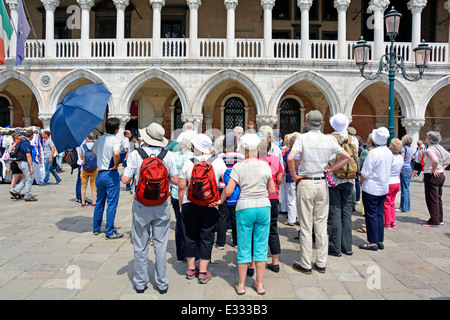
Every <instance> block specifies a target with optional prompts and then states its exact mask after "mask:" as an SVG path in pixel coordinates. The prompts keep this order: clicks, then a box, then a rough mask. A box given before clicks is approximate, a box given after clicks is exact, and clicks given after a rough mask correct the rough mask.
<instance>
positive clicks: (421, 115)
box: [417, 76, 450, 119]
mask: <svg viewBox="0 0 450 320" xmlns="http://www.w3.org/2000/svg"><path fill="white" fill-rule="evenodd" d="M448 85H450V76H446V77H445V78H442V79H440V80H439V81H437V82H436V83H435V84H434V85H432V86H431V88H430V90H428V92H427V93H426V94H425V96H424V97H423V99H422V101H421V103H420V105H419V107H418V110H417V118H418V119H425V112H426V110H427V107H428V104H429V103H430V101H431V99H432V98H433V96H434V95H435V94H436V93H437V92H438V91H439V90H441V89H442V88H444V87H446V86H448Z"/></svg>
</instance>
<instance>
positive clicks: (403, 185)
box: [399, 168, 412, 211]
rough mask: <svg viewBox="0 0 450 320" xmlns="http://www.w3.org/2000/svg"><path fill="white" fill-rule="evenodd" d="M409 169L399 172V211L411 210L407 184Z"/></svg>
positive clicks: (408, 181) (409, 180)
mask: <svg viewBox="0 0 450 320" xmlns="http://www.w3.org/2000/svg"><path fill="white" fill-rule="evenodd" d="M411 175H412V169H411V168H403V169H402V172H400V191H401V195H400V207H399V209H400V210H401V211H409V210H411V196H410V194H409V184H410V183H411Z"/></svg>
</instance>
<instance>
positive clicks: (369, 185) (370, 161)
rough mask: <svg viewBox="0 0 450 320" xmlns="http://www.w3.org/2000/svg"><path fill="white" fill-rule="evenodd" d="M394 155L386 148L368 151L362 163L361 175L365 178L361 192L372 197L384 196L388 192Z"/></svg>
mask: <svg viewBox="0 0 450 320" xmlns="http://www.w3.org/2000/svg"><path fill="white" fill-rule="evenodd" d="M393 160H394V155H393V154H392V152H391V150H389V148H388V147H386V146H379V147H376V148H375V149H372V150H370V152H369V153H368V154H367V158H366V160H365V161H364V166H363V168H362V170H361V175H362V176H363V177H364V178H365V180H364V182H363V184H362V191H364V192H367V193H369V194H371V195H374V196H384V195H386V194H387V193H388V192H389V179H390V176H391V167H392V162H393Z"/></svg>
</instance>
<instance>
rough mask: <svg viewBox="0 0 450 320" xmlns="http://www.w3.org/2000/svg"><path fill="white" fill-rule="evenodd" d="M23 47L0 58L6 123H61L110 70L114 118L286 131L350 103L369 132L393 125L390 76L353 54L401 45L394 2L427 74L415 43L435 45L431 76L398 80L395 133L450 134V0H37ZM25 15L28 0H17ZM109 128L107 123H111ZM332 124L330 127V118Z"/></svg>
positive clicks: (363, 132)
mask: <svg viewBox="0 0 450 320" xmlns="http://www.w3.org/2000/svg"><path fill="white" fill-rule="evenodd" d="M25 2H26V4H25V9H26V12H27V14H28V16H29V18H30V24H31V25H32V33H31V34H30V36H29V38H28V41H27V43H26V47H25V60H24V62H23V63H22V65H20V66H15V63H14V61H15V54H16V52H15V50H16V48H15V45H14V41H15V40H14V37H15V35H13V39H12V41H11V43H12V45H11V48H10V51H9V58H8V59H7V61H6V64H5V65H4V66H2V67H1V68H0V108H1V110H2V111H1V117H0V121H2V122H3V123H0V126H5V125H12V126H16V127H24V126H29V125H37V126H40V127H43V128H47V127H49V123H50V119H51V116H52V114H53V112H54V111H55V109H56V106H57V104H58V103H59V102H60V101H61V100H62V98H63V97H64V96H65V94H67V93H68V92H70V91H73V90H74V89H76V88H78V87H80V86H82V85H85V84H89V83H98V82H101V83H103V84H104V85H105V86H106V88H107V89H108V90H109V91H110V92H111V93H112V96H111V99H110V101H109V103H108V108H107V114H106V117H113V116H114V117H118V118H119V119H120V120H121V129H122V130H124V129H125V128H128V129H131V130H133V131H136V129H137V128H142V127H145V126H147V125H148V124H149V123H151V122H153V121H155V122H159V123H161V124H162V125H163V126H164V127H165V129H166V135H167V138H169V139H170V138H173V136H172V134H171V133H172V132H174V131H175V130H176V129H179V128H181V127H182V125H183V123H184V122H187V121H189V122H192V123H194V125H195V126H197V127H198V129H199V130H202V131H203V132H205V131H206V130H211V129H214V131H215V132H217V133H218V134H220V133H224V132H225V131H226V130H228V129H232V128H233V127H234V126H236V125H240V126H242V127H244V128H247V124H248V123H249V121H252V122H253V123H255V124H256V127H258V126H261V125H270V126H272V127H274V128H276V129H279V130H280V132H281V134H282V135H283V134H285V133H289V132H293V131H301V130H302V128H303V124H304V116H305V115H306V114H307V113H308V112H309V111H310V110H313V109H317V110H320V111H321V112H322V114H323V115H324V118H325V119H329V117H330V116H332V115H333V114H336V113H338V112H341V113H344V114H346V115H347V116H348V117H349V119H350V120H351V126H353V127H355V129H356V130H357V134H358V135H359V136H361V137H362V138H363V140H364V139H366V137H367V135H368V134H369V133H370V132H371V130H372V129H373V128H375V127H379V126H387V125H388V109H389V107H388V101H389V98H388V92H389V88H388V77H387V75H386V74H384V75H381V76H380V77H379V78H378V79H376V80H365V79H364V78H363V77H362V76H361V74H360V71H359V68H358V67H357V66H356V64H355V62H354V59H353V50H352V48H353V45H354V44H355V43H356V42H357V41H358V40H359V39H360V37H361V36H364V38H365V39H366V40H368V42H369V43H371V45H372V60H371V61H372V62H371V63H370V64H369V65H368V66H367V67H366V71H367V72H376V71H377V69H378V63H379V60H380V57H381V56H382V55H383V54H384V53H385V52H386V50H387V49H388V47H389V42H388V40H387V37H386V36H385V32H384V26H383V24H384V21H383V15H384V13H385V12H386V10H387V9H388V8H389V9H390V7H391V6H394V7H395V8H396V9H397V10H398V11H400V12H401V13H402V15H403V16H402V21H401V23H400V30H401V32H400V33H399V35H398V37H397V40H398V41H397V42H396V52H398V53H399V54H401V55H402V57H403V58H404V60H405V67H406V70H407V72H408V73H411V74H417V73H418V71H417V69H416V68H415V64H414V54H413V48H415V47H416V46H417V45H418V44H419V43H420V41H421V39H422V38H425V40H426V41H427V43H428V44H429V45H430V46H431V47H432V56H431V59H430V64H429V67H428V68H427V69H426V70H425V73H424V76H423V79H422V80H420V81H417V82H409V81H407V80H405V79H404V78H403V77H402V76H401V74H400V73H399V74H398V75H397V77H396V81H395V114H396V116H395V119H396V121H395V132H396V135H397V136H399V137H401V136H402V135H404V134H410V135H412V136H413V138H414V139H415V140H417V139H419V138H420V139H422V138H423V136H424V134H425V133H426V132H427V131H430V130H439V131H441V134H442V135H443V138H444V139H449V138H450V121H449V120H450V108H449V106H450V102H449V101H450V100H449V97H450V72H449V71H450V62H449V61H450V58H449V56H450V53H449V51H450V50H449V49H450V47H449V42H450V35H449V19H448V17H449V12H450V1H444V0H434V1H433V0H431V1H430V0H428V1H427V0H410V1H404V0H402V1H400V0H398V1H393V0H391V1H389V0H334V1H331V0H240V1H238V0H203V1H201V0H97V1H94V0H27V1H24V3H25ZM5 4H6V6H7V8H8V10H9V12H10V16H11V19H12V21H13V23H14V22H15V21H17V16H18V0H5ZM99 130H100V131H101V130H102V127H101V126H100V127H99ZM324 131H325V132H331V127H330V126H329V124H327V125H326V126H325V128H324Z"/></svg>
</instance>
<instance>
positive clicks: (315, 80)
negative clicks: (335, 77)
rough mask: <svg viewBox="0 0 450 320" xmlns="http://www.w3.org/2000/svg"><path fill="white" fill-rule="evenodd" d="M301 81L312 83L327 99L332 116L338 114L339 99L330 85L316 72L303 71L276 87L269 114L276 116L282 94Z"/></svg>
mask: <svg viewBox="0 0 450 320" xmlns="http://www.w3.org/2000/svg"><path fill="white" fill-rule="evenodd" d="M303 80H305V81H308V82H310V83H312V84H313V85H315V86H317V87H318V88H319V89H320V90H321V91H322V93H323V95H324V96H325V98H326V99H327V102H328V106H329V109H330V111H331V114H332V115H333V114H336V113H339V112H340V105H341V102H340V98H339V95H338V94H337V92H336V90H335V89H334V88H333V86H332V85H331V83H330V82H329V81H328V80H326V79H325V78H324V77H323V76H321V75H320V74H318V73H317V72H314V71H309V70H304V71H299V72H296V73H294V74H293V75H291V76H289V78H287V79H286V80H284V81H283V82H282V83H281V85H279V86H278V88H277V90H276V91H275V93H274V94H273V96H272V98H271V99H270V103H269V114H273V115H275V114H277V107H278V105H279V102H280V99H281V98H282V97H283V94H284V92H285V91H286V90H287V89H289V88H290V87H291V86H293V85H294V84H296V83H297V82H300V81H303Z"/></svg>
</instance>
